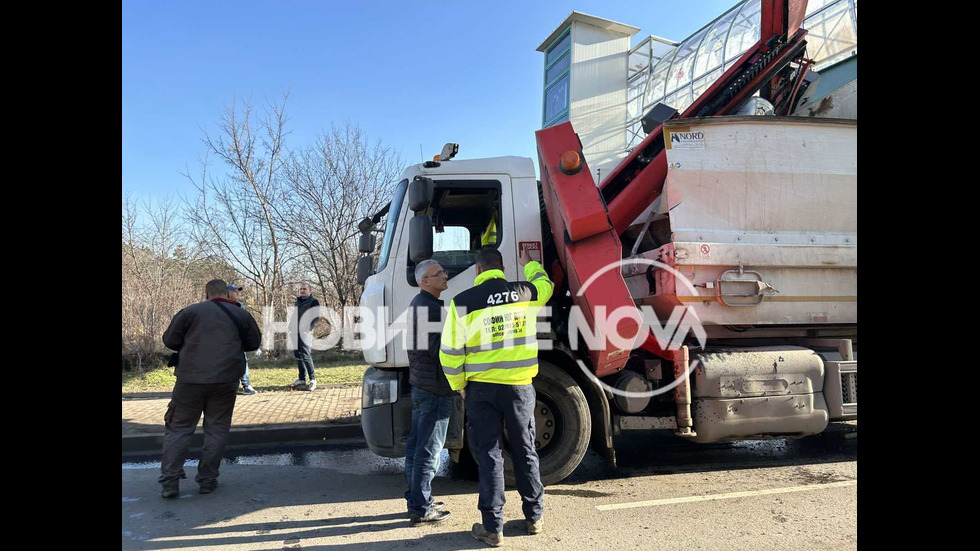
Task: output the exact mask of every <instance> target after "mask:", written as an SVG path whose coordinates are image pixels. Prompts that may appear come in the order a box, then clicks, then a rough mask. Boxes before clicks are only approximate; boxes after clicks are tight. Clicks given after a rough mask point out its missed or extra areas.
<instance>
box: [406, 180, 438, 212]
mask: <svg viewBox="0 0 980 551" xmlns="http://www.w3.org/2000/svg"><path fill="white" fill-rule="evenodd" d="M434 189H435V184H433V183H432V179H431V178H424V177H422V176H417V177H416V178H415V179H414V180H412V183H410V184H408V208H410V209H412V212H419V211H424V210H425V209H427V208H429V203H431V202H432V194H433V190H434Z"/></svg>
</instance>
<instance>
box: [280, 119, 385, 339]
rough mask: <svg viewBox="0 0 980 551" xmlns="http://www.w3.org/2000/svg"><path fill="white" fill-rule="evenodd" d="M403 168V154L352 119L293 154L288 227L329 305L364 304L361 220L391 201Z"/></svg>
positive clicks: (285, 221)
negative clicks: (358, 272) (359, 267)
mask: <svg viewBox="0 0 980 551" xmlns="http://www.w3.org/2000/svg"><path fill="white" fill-rule="evenodd" d="M401 168H402V160H401V159H400V158H399V156H397V155H395V154H394V153H393V152H392V151H391V149H390V148H388V147H385V146H383V145H382V143H381V141H380V140H379V141H377V142H374V143H373V144H372V143H370V142H369V140H368V138H367V136H366V135H365V134H364V132H363V131H362V130H361V129H360V127H358V126H357V125H354V124H352V123H351V122H350V121H347V122H345V123H344V125H343V126H342V127H340V128H338V127H333V126H332V127H331V130H330V133H329V134H327V135H325V136H321V137H319V138H317V140H316V143H315V144H314V145H313V146H311V147H308V148H305V149H302V150H300V151H297V152H294V154H293V155H292V156H291V160H290V163H289V164H288V165H287V167H286V168H285V170H284V180H285V181H286V183H287V186H288V190H289V193H288V196H287V197H288V200H287V201H286V202H285V203H284V207H283V209H282V211H281V212H280V215H281V216H280V220H281V221H282V230H283V232H284V233H286V234H287V235H288V236H289V242H290V243H291V244H293V245H295V246H296V247H297V249H299V250H301V251H302V253H303V254H302V256H301V257H300V259H299V262H300V263H301V266H302V267H303V268H305V269H307V270H309V273H312V274H313V275H314V277H315V279H316V283H317V284H318V286H319V287H320V289H321V290H322V291H323V297H324V301H322V302H323V303H324V306H329V307H331V308H334V309H335V310H338V311H339V310H341V309H343V308H344V307H347V306H353V305H356V304H358V302H359V299H360V287H359V286H358V285H357V281H356V277H355V273H354V268H355V265H356V263H357V259H358V257H359V256H360V254H359V253H358V251H357V241H356V238H357V236H358V235H359V232H358V230H357V223H358V222H359V221H360V220H361V219H362V218H364V217H365V216H372V215H374V214H375V213H376V212H377V211H378V210H380V209H381V207H382V206H384V204H385V203H387V202H388V201H390V200H391V195H392V191H393V189H394V184H395V181H396V178H397V177H398V173H399V171H400V169H401ZM338 329H339V328H338Z"/></svg>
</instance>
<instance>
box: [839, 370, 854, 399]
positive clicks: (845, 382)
mask: <svg viewBox="0 0 980 551" xmlns="http://www.w3.org/2000/svg"><path fill="white" fill-rule="evenodd" d="M840 387H841V391H842V394H843V395H844V396H843V398H844V403H845V404H856V403H857V401H858V375H857V373H841V374H840Z"/></svg>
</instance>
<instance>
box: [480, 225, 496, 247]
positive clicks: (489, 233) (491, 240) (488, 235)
mask: <svg viewBox="0 0 980 551" xmlns="http://www.w3.org/2000/svg"><path fill="white" fill-rule="evenodd" d="M496 244H497V220H496V218H491V219H490V225H489V226H487V229H485V230H483V235H481V236H480V245H496Z"/></svg>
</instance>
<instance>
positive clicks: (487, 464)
mask: <svg viewBox="0 0 980 551" xmlns="http://www.w3.org/2000/svg"><path fill="white" fill-rule="evenodd" d="M535 399H536V396H535V392H534V386H532V385H522V386H511V385H499V384H493V383H480V382H474V381H470V383H469V384H467V385H466V435H467V437H468V440H469V443H470V447H471V448H472V449H473V452H474V454H473V455H474V456H475V457H476V462H477V465H478V466H479V472H480V483H479V490H480V498H479V502H478V504H477V507H478V508H479V509H480V512H481V513H482V516H483V527H484V528H485V529H486V530H487V531H488V532H500V531H502V530H503V510H504V502H505V501H506V499H505V497H504V458H503V448H504V427H507V436H508V442H507V444H508V450H509V451H510V457H511V459H513V460H514V477H515V478H516V479H517V493H518V494H520V496H521V502H522V503H521V509H522V511H523V512H524V518H525V519H527V520H531V521H538V520H540V519H541V515H542V512H543V511H544V504H543V500H542V498H543V497H544V487H543V486H542V485H541V473H540V463H539V460H538V452H537V450H536V449H535V447H534V436H535V427H534V403H535Z"/></svg>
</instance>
